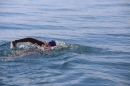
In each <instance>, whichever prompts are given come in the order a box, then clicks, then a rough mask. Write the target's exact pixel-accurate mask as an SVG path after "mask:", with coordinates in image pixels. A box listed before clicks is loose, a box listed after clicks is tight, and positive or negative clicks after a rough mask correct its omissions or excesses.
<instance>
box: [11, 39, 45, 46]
mask: <svg viewBox="0 0 130 86" xmlns="http://www.w3.org/2000/svg"><path fill="white" fill-rule="evenodd" d="M18 42H31V43H33V44H35V43H36V44H38V45H39V46H42V45H44V44H45V43H44V42H42V41H39V40H37V39H34V38H22V39H19V40H14V41H12V44H13V46H14V47H15V46H16V44H17V43H18Z"/></svg>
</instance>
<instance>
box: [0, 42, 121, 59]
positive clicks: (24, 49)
mask: <svg viewBox="0 0 130 86" xmlns="http://www.w3.org/2000/svg"><path fill="white" fill-rule="evenodd" d="M56 43H57V46H56V47H54V48H53V50H51V51H42V50H39V49H38V48H36V45H34V44H31V43H28V42H27V43H18V44H17V48H16V49H10V42H0V60H2V61H3V60H4V61H5V60H6V61H10V60H14V59H16V58H19V57H26V56H31V55H35V56H38V55H42V56H44V57H56V56H60V55H63V54H66V53H70V54H71V53H77V54H86V55H97V54H98V55H99V54H102V55H104V54H105V55H109V54H115V52H112V51H108V50H106V49H102V48H96V47H90V46H83V45H78V44H69V43H65V42H59V41H56ZM116 53H118V54H119V52H116Z"/></svg>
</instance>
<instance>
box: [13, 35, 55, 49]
mask: <svg viewBox="0 0 130 86" xmlns="http://www.w3.org/2000/svg"><path fill="white" fill-rule="evenodd" d="M18 42H31V43H33V44H37V45H38V48H39V49H41V50H45V51H46V50H51V47H54V46H56V42H55V41H50V42H48V43H46V42H43V41H40V40H37V39H34V38H30V37H28V38H22V39H18V40H14V41H12V42H11V45H12V47H13V48H15V47H16V44H17V43H18Z"/></svg>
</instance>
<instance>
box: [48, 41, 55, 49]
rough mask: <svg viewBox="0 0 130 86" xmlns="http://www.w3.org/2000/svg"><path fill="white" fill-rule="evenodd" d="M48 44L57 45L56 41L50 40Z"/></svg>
mask: <svg viewBox="0 0 130 86" xmlns="http://www.w3.org/2000/svg"><path fill="white" fill-rule="evenodd" d="M48 44H49V45H50V46H51V47H52V46H56V42H55V41H53V40H52V41H50V42H48Z"/></svg>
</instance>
